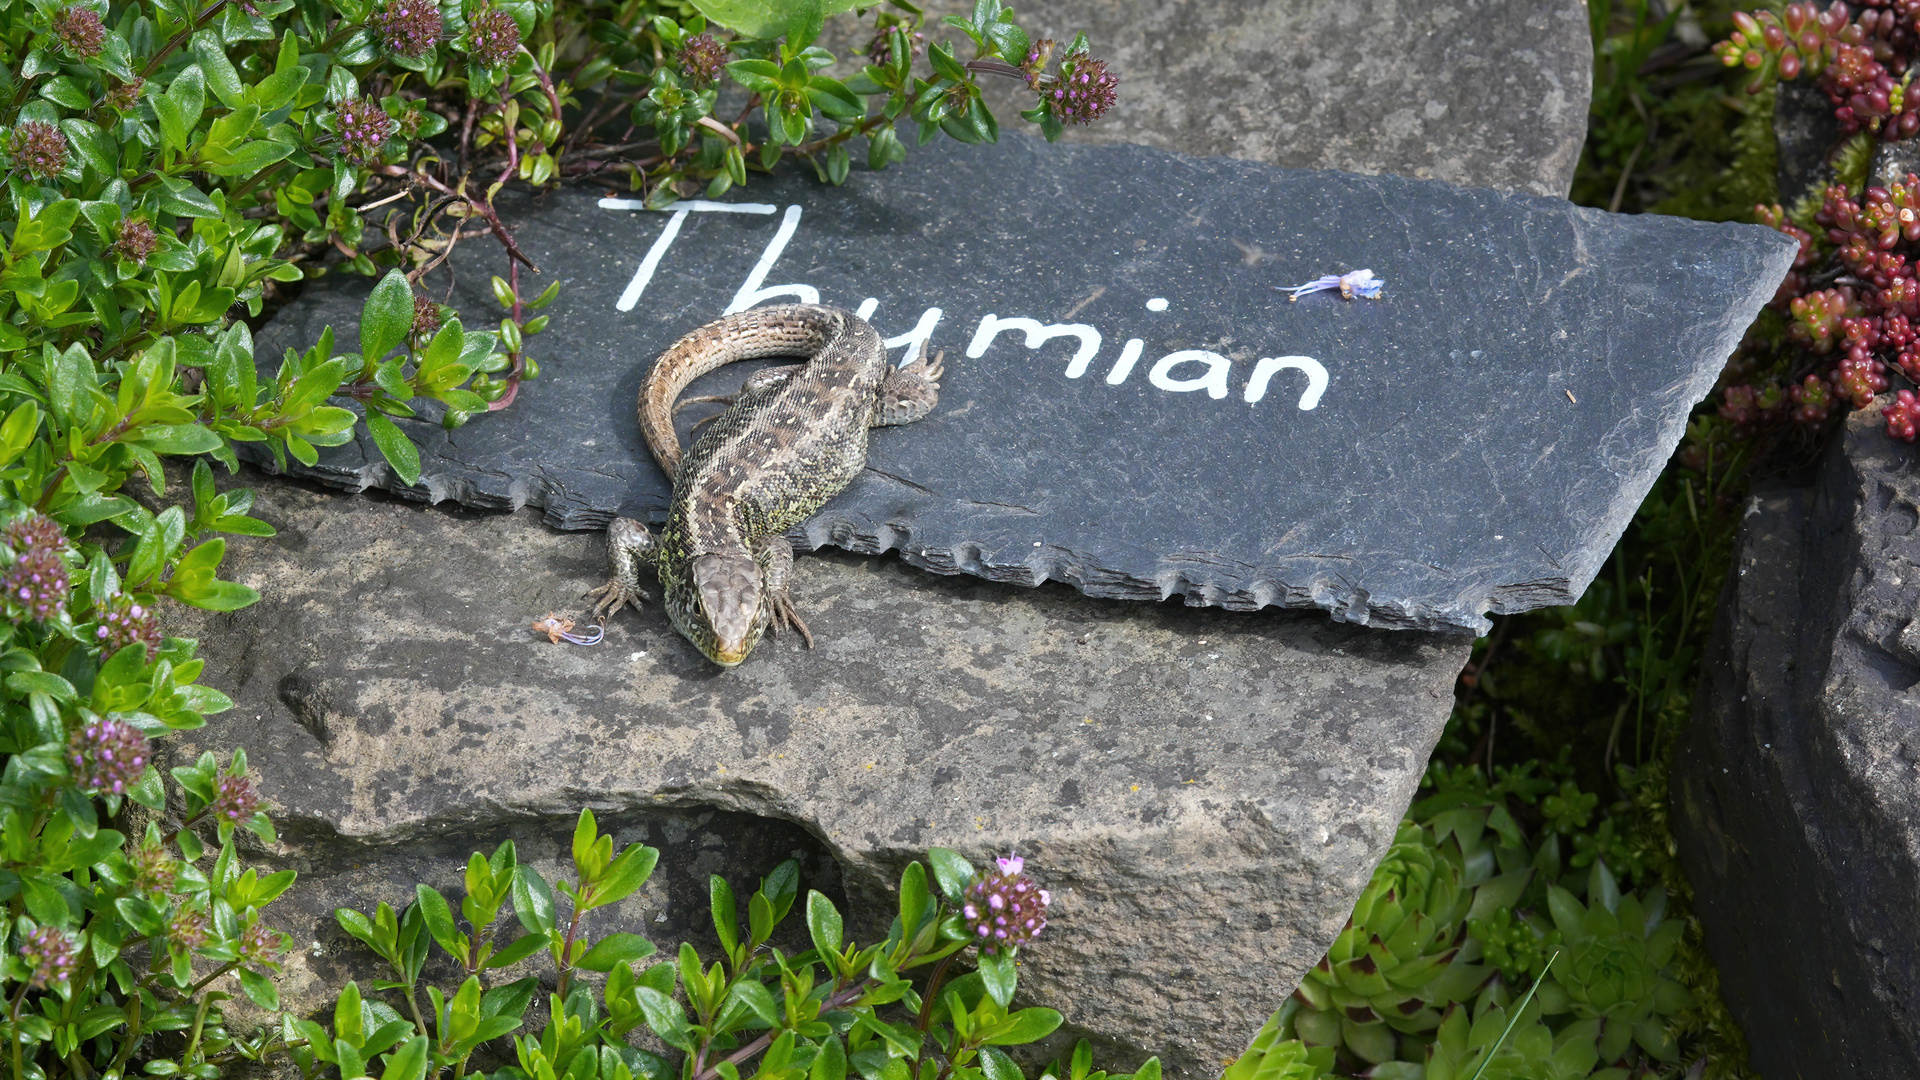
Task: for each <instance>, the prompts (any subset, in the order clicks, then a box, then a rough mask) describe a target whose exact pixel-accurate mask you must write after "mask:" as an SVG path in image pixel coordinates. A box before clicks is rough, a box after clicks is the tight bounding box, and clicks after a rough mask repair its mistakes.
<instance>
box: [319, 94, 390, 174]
mask: <svg viewBox="0 0 1920 1080" xmlns="http://www.w3.org/2000/svg"><path fill="white" fill-rule="evenodd" d="M333 127H334V134H336V135H338V136H339V138H340V150H341V152H342V153H344V154H346V156H347V157H349V158H352V159H353V160H355V161H359V162H367V161H372V160H373V159H374V158H377V157H379V156H380V146H381V144H383V143H385V142H386V141H387V138H388V136H391V135H392V134H393V129H394V123H393V117H391V116H388V115H387V111H386V110H385V109H382V108H381V107H380V103H379V102H377V101H375V100H373V99H372V98H353V99H350V100H347V101H343V102H341V103H340V104H339V105H337V106H335V107H334V110H333Z"/></svg>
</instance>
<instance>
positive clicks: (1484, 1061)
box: [1473, 949, 1560, 1080]
mask: <svg viewBox="0 0 1920 1080" xmlns="http://www.w3.org/2000/svg"><path fill="white" fill-rule="evenodd" d="M1558 959H1560V950H1558V949H1555V950H1554V951H1553V955H1552V956H1549V957H1547V966H1546V967H1543V968H1541V969H1540V977H1539V978H1537V979H1535V980H1533V985H1532V986H1529V987H1527V995H1526V996H1525V997H1523V998H1521V999H1520V1004H1519V1005H1518V1006H1517V1007H1515V1008H1514V1010H1513V1015H1512V1016H1510V1017H1508V1018H1507V1027H1506V1030H1504V1031H1502V1032H1501V1033H1500V1037H1499V1038H1497V1039H1495V1040H1493V1045H1492V1046H1490V1047H1488V1048H1487V1056H1486V1057H1483V1058H1481V1059H1480V1067H1479V1068H1477V1069H1475V1070H1473V1080H1480V1074H1481V1073H1484V1072H1486V1071H1487V1066H1488V1065H1490V1064H1492V1063H1493V1055H1495V1054H1497V1053H1499V1052H1500V1046H1501V1044H1502V1043H1505V1042H1506V1041H1507V1036H1509V1035H1511V1034H1513V1025H1515V1024H1517V1023H1519V1022H1520V1014H1522V1013H1524V1012H1526V1011H1527V1005H1528V1004H1529V1003H1530V1002H1532V1001H1533V995H1534V993H1535V992H1536V991H1538V990H1539V989H1540V984H1541V983H1543V982H1545V981H1547V972H1549V971H1552V970H1553V962H1554V961H1555V960H1558Z"/></svg>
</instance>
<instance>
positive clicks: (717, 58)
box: [680, 34, 727, 86]
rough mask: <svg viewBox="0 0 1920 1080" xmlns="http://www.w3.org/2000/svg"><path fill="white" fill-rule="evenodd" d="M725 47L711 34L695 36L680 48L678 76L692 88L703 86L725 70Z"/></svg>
mask: <svg viewBox="0 0 1920 1080" xmlns="http://www.w3.org/2000/svg"><path fill="white" fill-rule="evenodd" d="M726 66H727V47H726V46H725V45H722V44H720V43H719V42H718V41H715V40H714V38H713V35H712V34H695V35H693V36H692V37H690V38H688V39H687V40H686V43H685V44H683V45H681V46H680V75H681V77H682V78H684V79H686V80H687V81H688V82H689V83H692V84H693V85H694V86H705V85H707V84H708V83H710V82H712V81H713V80H715V79H717V78H719V77H720V73H721V72H722V71H724V70H726Z"/></svg>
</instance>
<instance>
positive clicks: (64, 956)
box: [20, 926, 73, 990]
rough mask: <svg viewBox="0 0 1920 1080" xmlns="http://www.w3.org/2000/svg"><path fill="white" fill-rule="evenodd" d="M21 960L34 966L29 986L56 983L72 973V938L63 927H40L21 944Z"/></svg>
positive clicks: (60, 982)
mask: <svg viewBox="0 0 1920 1080" xmlns="http://www.w3.org/2000/svg"><path fill="white" fill-rule="evenodd" d="M20 959H22V960H25V961H26V962H27V966H28V967H31V968H32V969H33V975H32V977H31V978H30V979H28V981H27V985H28V986H31V987H33V988H34V989H35V990H45V989H47V988H48V987H50V986H58V985H60V984H62V983H64V982H66V981H67V980H68V979H69V978H71V977H72V976H73V939H72V938H71V937H68V936H67V933H66V931H64V930H60V929H58V928H56V927H52V926H43V927H41V928H40V929H38V930H35V931H34V932H33V933H31V934H28V935H27V938H26V940H25V941H22V942H21V943H20Z"/></svg>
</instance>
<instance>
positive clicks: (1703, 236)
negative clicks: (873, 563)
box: [262, 136, 1794, 630]
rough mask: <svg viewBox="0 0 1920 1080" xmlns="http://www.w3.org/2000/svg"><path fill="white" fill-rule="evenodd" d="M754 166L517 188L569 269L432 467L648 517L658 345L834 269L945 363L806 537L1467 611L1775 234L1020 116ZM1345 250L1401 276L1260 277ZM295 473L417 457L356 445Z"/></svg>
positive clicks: (323, 316) (1328, 600)
mask: <svg viewBox="0 0 1920 1080" xmlns="http://www.w3.org/2000/svg"><path fill="white" fill-rule="evenodd" d="M1007 177H1020V178H1022V179H1021V180H1020V181H1019V182H1018V183H1012V184H1009V183H1007V182H1006V178H1007ZM753 198H754V199H755V200H756V201H754V202H745V201H740V202H732V203H696V204H694V205H693V206H692V208H691V209H687V208H682V209H680V210H676V211H674V212H672V213H648V212H641V211H639V210H638V209H637V206H638V204H637V203H633V202H631V201H628V200H622V199H604V198H599V197H597V196H596V195H595V194H593V193H591V192H582V191H578V190H568V191H561V192H556V193H554V194H552V195H550V196H548V197H546V198H545V199H543V200H542V201H541V202H539V203H538V204H537V205H535V206H532V207H528V208H521V209H518V210H516V212H515V215H514V217H515V219H516V220H518V221H520V222H521V224H520V226H519V234H518V240H519V243H520V244H521V245H522V246H523V247H524V248H525V249H526V250H527V251H528V252H529V254H531V255H532V257H533V258H534V260H535V261H536V262H538V263H540V264H541V265H542V266H544V267H546V268H547V270H548V272H549V273H550V274H551V275H553V276H555V277H557V278H558V279H559V280H561V281H562V282H563V283H564V287H563V290H562V293H561V299H560V301H559V302H558V303H556V304H555V305H554V307H553V308H552V309H551V311H552V313H553V325H552V327H551V328H550V329H549V330H548V332H547V333H546V334H545V335H544V336H542V337H540V338H537V339H535V341H534V346H533V348H534V352H535V355H536V356H537V357H538V358H539V359H540V360H541V362H542V367H543V374H542V377H541V378H540V379H539V380H538V381H536V382H534V383H532V384H530V385H528V386H527V387H526V388H525V389H524V390H523V392H522V394H521V396H520V399H519V401H517V402H516V403H515V404H514V406H513V407H512V408H511V409H509V410H506V411H505V412H502V413H497V414H491V415H487V416H485V417H482V418H480V419H478V420H476V421H475V422H473V423H471V424H469V425H468V426H467V427H465V428H462V429H459V430H457V431H455V432H451V433H449V432H446V431H444V430H442V429H441V428H440V427H439V425H438V424H436V423H433V422H431V421H430V420H427V421H420V422H414V423H411V424H408V425H406V426H407V428H408V430H409V434H410V435H411V436H412V437H413V438H414V440H415V441H416V442H418V443H419V444H420V445H421V447H422V457H423V461H424V466H423V468H424V473H423V477H422V480H421V483H420V486H419V487H418V488H417V489H416V494H418V495H420V496H421V497H425V498H429V499H434V500H438V499H442V498H452V499H456V500H458V501H460V502H463V503H466V504H469V505H475V506H482V507H517V506H520V505H523V504H529V503H530V504H533V505H538V506H543V507H544V508H545V509H546V511H547V517H548V520H550V521H551V522H553V523H554V524H556V525H558V526H560V527H563V528H591V527H598V526H601V525H604V523H605V522H606V521H607V520H608V518H609V517H610V516H611V515H612V514H614V513H615V512H621V513H625V514H628V515H633V516H640V517H649V516H651V517H656V518H657V517H658V516H660V515H661V514H662V512H663V509H664V506H665V504H666V500H667V498H668V495H669V493H670V492H669V487H668V484H667V482H666V479H665V477H664V475H663V474H661V473H660V471H659V470H658V468H657V467H656V466H655V465H654V463H653V462H652V460H651V458H650V456H649V455H648V453H647V452H646V450H645V449H644V447H643V446H642V445H641V442H640V438H639V431H638V425H637V422H636V420H635V418H634V414H633V404H632V402H633V400H634V395H635V391H636V388H637V386H638V384H639V380H640V377H641V373H642V372H643V370H644V369H645V367H646V366H647V365H648V364H649V363H650V362H651V360H652V358H653V357H654V356H655V355H657V353H658V352H659V351H660V350H662V349H664V348H665V347H666V346H667V345H668V344H670V343H671V342H672V341H673V340H674V339H675V338H677V337H679V336H680V335H681V334H683V333H685V332H687V331H689V330H691V329H693V328H694V327H696V326H698V325H700V324H702V323H704V322H706V321H708V320H710V319H712V318H714V317H717V316H718V315H720V314H722V313H723V312H725V311H729V310H739V309H741V308H745V307H751V306H757V305H758V304H761V303H766V302H791V301H793V300H796V299H798V300H803V301H807V302H816V301H824V302H827V303H833V304H838V305H841V306H844V307H848V308H859V309H860V310H862V311H864V312H867V313H869V315H870V316H871V318H872V320H873V321H874V322H875V324H876V326H878V327H879V328H880V329H881V331H882V333H883V334H884V335H890V336H891V337H890V341H891V343H892V345H893V346H894V347H895V348H896V350H897V351H898V352H899V353H900V354H901V355H902V356H904V355H905V354H907V353H908V352H909V351H911V349H912V348H913V344H914V343H915V342H916V341H918V340H928V339H930V340H931V342H932V344H933V345H934V346H936V347H939V348H943V349H945V350H946V351H947V355H948V361H949V363H948V368H949V374H948V375H947V376H946V378H945V379H944V381H943V388H942V391H941V403H940V407H939V408H938V409H937V410H936V411H935V412H934V413H933V415H932V416H930V417H929V418H928V419H926V420H924V421H921V422H920V423H917V424H914V425H911V426H909V427H904V428H900V429H896V430H889V431H884V432H881V433H879V434H877V435H876V436H875V438H874V441H873V450H872V455H871V459H870V468H869V470H868V471H867V472H866V473H865V474H864V475H863V476H862V477H860V478H859V479H858V480H856V481H855V482H854V484H853V486H852V487H850V488H849V489H848V490H847V491H846V492H845V493H844V494H842V495H841V496H840V497H838V498H836V499H835V500H834V501H833V502H831V503H829V504H828V506H827V507H826V508H825V509H824V510H823V511H822V512H821V513H820V514H819V515H817V516H816V517H815V518H814V519H813V520H812V521H811V522H810V523H809V524H808V525H807V526H806V528H805V537H804V539H805V541H806V543H807V544H808V545H810V546H814V547H818V546H822V545H826V544H833V545H836V546H839V547H843V548H848V549H851V550H856V551H866V552H878V551H887V550H893V549H898V550H899V551H900V553H901V555H902V557H903V558H905V559H906V560H907V561H909V562H911V563H913V564H914V565H916V566H920V567H923V568H926V569H930V570H934V571H936V572H940V573H956V572H968V573H973V574H978V575H980V576H983V577H987V578H990V579H993V580H996V581H1007V582H1012V583H1015V584H1022V585H1032V584H1038V583H1040V582H1043V581H1048V580H1064V581H1067V582H1069V583H1071V584H1073V585H1074V586H1076V587H1078V588H1080V589H1081V590H1082V591H1084V592H1087V593H1088V594H1090V595H1094V596H1104V597H1117V598H1122V599H1149V600H1159V599H1162V598H1165V597H1167V596H1170V595H1176V594H1178V595H1183V596H1184V597H1185V598H1186V600H1187V602H1188V603H1191V604H1213V605H1219V606H1223V607H1228V608H1236V609H1250V608H1258V607H1264V606H1269V605H1275V606H1283V607H1318V608H1322V609H1325V610H1327V611H1330V612H1332V613H1333V614H1334V616H1335V618H1337V619H1342V620H1346V621H1351V622H1357V623H1361V624H1363V625H1378V626H1385V627H1391V628H1409V627H1413V628H1424V629H1469V630H1484V629H1485V628H1486V627H1487V626H1488V625H1489V623H1488V622H1487V619H1486V615H1487V613H1488V612H1495V613H1505V612H1514V611H1524V610H1528V609H1531V608H1535V607H1541V606H1546V605H1552V604H1565V603H1571V602H1572V601H1573V600H1575V599H1576V598H1578V596H1579V595H1580V593H1581V591H1582V590H1584V589H1585V587H1586V584H1587V582H1588V581H1589V580H1590V579H1591V578H1592V576H1593V574H1594V573H1595V571H1596V570H1597V569H1598V567H1599V565H1600V563H1601V561H1602V560H1603V559H1604V558H1605V557H1606V554H1607V552H1608V551H1609V550H1611V548H1612V546H1613V542H1614V540H1615V539H1616V538H1617V537H1618V535H1619V533H1620V531H1621V530H1622V529H1623V528H1624V527H1625V526H1626V523H1627V521H1628V520H1629V519H1630V518H1631V516H1632V514H1633V510H1634V508H1635V507H1636V506H1638V505H1639V502H1640V499H1641V497H1642V496H1643V495H1644V494H1645V492H1646V489H1647V487H1648V486H1649V485H1650V484H1651V483H1652V482H1653V479H1654V478H1655V476H1657V475H1658V473H1659V471H1660V469H1661V468H1662V467H1663V466H1664V465H1665V463H1666V460H1667V457H1668V455H1669V454H1670V453H1671V452H1672V449H1673V447H1674V445H1675V444H1676V443H1677V441H1678V440H1679V437H1680V434H1681V432H1682V430H1683V428H1684V426H1685V423H1686V418H1687V415H1688V412H1689V410H1690V409H1691V407H1692V405H1693V404H1694V402H1696V401H1698V400H1699V399H1700V398H1701V397H1702V396H1704V395H1705V393H1706V391H1707V389H1708V388H1709V387H1710V386H1711V384H1712V382H1713V379H1714V377H1715V375H1716V374H1717V373H1718V371H1719V369H1720V367H1721V364H1722V362H1723V361H1724V360H1725V359H1726V356H1727V355H1728V353H1729V352H1730V351H1731V350H1732V348H1733V346H1734V345H1735V343H1736V342H1737V341H1738V339H1739V337H1740V334H1741V333H1742V332H1743V331H1744V329H1745V327H1746V326H1747V324H1748V323H1749V322H1750V321H1751V319H1752V317H1753V315H1754V314H1755V313H1756V312H1757V311H1758V310H1759V307H1760V304H1761V303H1762V302H1764V301H1765V300H1766V299H1768V298H1770V297H1771V296H1772V294H1773V291H1774V289H1775V287H1776V286H1777V285H1778V283H1779V281H1780V278H1781V276H1782V275H1783V274H1784V273H1785V272H1786V269H1787V266H1788V264H1789V260H1790V259H1791V257H1792V254H1793V252H1794V247H1793V244H1792V242H1791V241H1790V240H1788V239H1787V238H1785V237H1783V236H1781V235H1780V234H1779V233H1777V232H1775V231H1774V230H1771V229H1766V228H1763V227H1760V226H1751V225H1732V224H1707V223H1701V222H1692V221H1685V220H1682V219H1677V218H1662V217H1655V216H1626V215H1609V214H1605V213H1603V212H1600V211H1596V210H1590V209H1585V208H1581V207H1576V206H1573V205H1572V204H1570V203H1567V202H1564V201H1562V200H1556V199H1546V198H1541V197H1538V196H1527V195H1518V194H1511V193H1497V192H1493V191H1487V190H1475V189H1463V188H1456V187H1452V186H1449V185H1444V184H1439V183H1434V182H1421V181H1414V180H1407V179H1403V178H1400V177H1391V176H1373V177H1363V176H1354V175H1349V174H1340V173H1330V172H1300V171H1291V170H1282V169H1275V168H1271V167H1268V166H1264V165H1258V164H1253V163H1248V162H1241V161H1233V160H1228V159H1223V158H1208V159H1196V158H1184V157H1178V156H1175V155H1171V154H1166V153H1162V152H1159V151H1155V150H1149V149H1144V148H1140V147H1121V146H1099V147H1087V146H1073V147H1067V146H1053V147H1049V146H1047V145H1045V144H1044V143H1040V142H1038V141H1035V140H1030V139H1026V138H1023V137H1016V136H1008V137H1007V138H1006V139H1005V140H1004V141H1003V142H1002V143H1001V144H1000V145H997V146H992V147H971V148H969V147H956V146H954V145H953V144H951V143H950V142H944V141H943V142H942V143H941V144H936V146H934V147H929V148H926V149H924V150H922V151H921V152H919V153H917V154H915V155H914V156H913V157H912V158H911V159H910V160H909V161H908V162H907V163H906V164H904V165H900V166H896V167H894V168H892V169H889V170H887V171H886V172H883V173H879V174H862V175H859V176H857V177H856V178H855V179H854V180H853V181H852V182H850V183H849V184H848V186H847V187H846V188H845V189H844V190H839V191H830V190H825V189H822V188H820V187H819V186H817V185H816V184H815V183H814V182H812V181H811V180H809V179H805V178H802V177H800V176H798V175H794V174H792V173H788V174H785V175H782V176H776V177H774V178H773V179H771V180H770V181H768V182H766V183H764V184H761V185H759V186H757V187H756V188H755V189H754V191H753ZM758 200H764V201H758ZM1255 249H1257V250H1259V251H1261V252H1264V253H1267V254H1270V255H1271V256H1272V258H1271V260H1270V261H1265V262H1260V261H1258V260H1251V262H1252V263H1253V264H1252V265H1250V260H1249V259H1248V258H1246V257H1243V255H1242V251H1253V250H1255ZM468 250H469V248H468V247H463V248H461V249H460V251H459V252H458V253H457V254H456V256H455V259H454V262H456V263H458V264H459V271H460V272H459V276H458V280H457V282H455V283H453V284H452V286H451V288H452V294H453V297H454V302H455V303H456V306H458V307H460V308H461V309H462V310H463V311H466V312H469V313H471V315H470V320H469V321H472V322H474V323H475V324H476V325H483V324H484V323H485V322H486V321H487V320H488V319H489V318H490V315H489V314H488V308H489V306H490V305H491V301H490V300H488V299H486V277H485V271H486V269H488V266H487V264H485V263H482V262H481V261H480V257H481V256H482V254H490V253H486V252H484V249H481V248H479V247H478V246H473V247H472V249H471V250H472V251H473V252H474V255H473V257H471V258H466V259H462V258H461V256H463V255H466V254H467V252H468ZM1360 267H1368V268H1371V269H1373V270H1374V271H1375V272H1376V273H1377V274H1379V275H1380V276H1381V277H1383V278H1385V279H1386V281H1387V287H1386V295H1385V297H1384V298H1382V299H1380V300H1373V301H1367V300H1356V301H1346V300H1343V299H1341V298H1340V296H1339V295H1338V294H1337V293H1321V294H1318V295H1313V296H1308V297H1306V298H1304V299H1302V300H1300V301H1299V302H1297V303H1289V302H1288V301H1287V298H1286V294H1284V293H1280V292H1276V291H1275V289H1274V286H1276V285H1287V284H1295V283H1298V282H1301V281H1305V280H1310V279H1312V278H1315V277H1317V276H1319V275H1321V274H1325V273H1334V272H1344V271H1346V270H1350V269H1357V268H1360ZM538 287H539V286H538V284H536V285H535V286H534V288H538ZM432 288H433V289H435V290H437V289H438V288H439V286H438V285H435V286H432ZM356 303H357V297H356V295H355V293H354V290H351V289H345V290H343V289H341V288H340V287H337V286H328V285H316V286H314V287H312V288H310V289H309V290H308V294H307V296H305V297H303V298H302V299H301V300H300V301H299V302H298V303H296V304H295V305H293V306H292V307H291V308H290V309H289V310H288V311H287V312H285V313H283V315H282V316H281V317H280V319H279V321H278V322H277V323H276V324H275V327H274V331H273V332H271V333H269V334H268V335H267V337H268V343H269V345H270V347H269V348H267V349H265V350H262V355H263V356H266V357H272V356H276V355H277V354H278V352H279V349H278V348H277V347H271V346H279V345H283V344H295V345H304V343H306V342H307V341H310V340H312V339H313V338H314V337H315V336H316V335H317V333H318V328H319V326H321V325H323V324H325V323H328V322H331V323H332V324H333V325H334V326H335V327H336V331H338V330H339V329H341V328H343V327H351V326H354V325H356V324H357V319H354V318H352V317H351V316H350V314H349V312H350V310H351V308H352V307H353V305H354V304H356ZM347 336H348V338H349V339H350V338H351V336H352V335H351V334H349V335H347ZM341 347H346V348H350V347H351V341H350V340H349V341H347V342H343V343H342V345H341ZM742 377H743V372H740V371H734V370H722V371H721V372H717V373H715V374H714V375H712V376H709V380H710V382H709V383H708V384H707V385H705V386H702V385H701V384H696V385H695V387H694V391H695V392H698V391H700V390H702V389H705V390H708V391H715V390H730V389H731V388H732V387H735V386H737V385H738V383H739V380H740V379H741V378H742ZM686 419H687V422H688V423H689V424H691V422H692V417H691V415H689V416H688V417H687V418H686ZM308 471H309V472H311V473H312V474H313V475H318V476H320V477H322V478H323V479H328V480H330V481H332V482H337V483H340V484H343V485H346V486H352V487H364V486H367V485H370V484H372V485H379V486H389V487H391V486H399V481H398V480H397V479H396V478H395V477H394V476H393V474H392V472H391V470H390V469H389V468H388V467H387V466H386V464H385V463H384V461H382V460H381V459H380V458H379V455H378V452H377V451H375V450H373V449H372V447H371V444H370V440H365V441H363V442H361V443H356V444H349V445H347V446H343V447H339V448H335V450H334V451H332V452H329V453H327V454H326V455H325V456H324V457H323V459H322V462H321V465H320V466H319V467H318V468H317V469H315V470H308Z"/></svg>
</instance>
